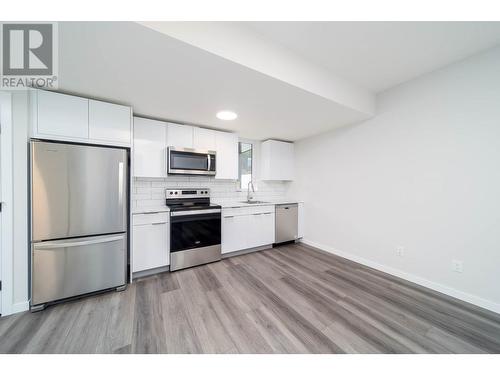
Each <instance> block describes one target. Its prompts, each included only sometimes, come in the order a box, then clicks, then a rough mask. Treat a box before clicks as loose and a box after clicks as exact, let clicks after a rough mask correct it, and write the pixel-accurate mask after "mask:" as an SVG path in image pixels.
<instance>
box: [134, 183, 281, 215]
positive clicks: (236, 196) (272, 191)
mask: <svg viewBox="0 0 500 375" xmlns="http://www.w3.org/2000/svg"><path fill="white" fill-rule="evenodd" d="M288 186H289V184H288V183H287V182H282V181H259V182H257V183H256V184H255V189H256V191H255V193H253V196H254V198H255V199H258V200H266V199H280V198H285V197H286V193H287V189H288ZM198 187H199V188H208V189H210V194H211V197H212V198H214V199H217V200H223V201H234V200H244V199H246V196H247V192H246V191H238V183H237V181H232V180H216V179H214V178H213V177H187V176H172V177H168V178H166V179H158V178H134V181H133V186H132V192H133V194H132V200H133V201H132V206H133V207H155V206H162V205H164V204H165V189H168V188H171V189H177V188H198Z"/></svg>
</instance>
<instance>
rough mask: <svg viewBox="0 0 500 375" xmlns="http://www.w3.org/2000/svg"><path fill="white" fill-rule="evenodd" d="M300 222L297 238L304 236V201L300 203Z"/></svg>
mask: <svg viewBox="0 0 500 375" xmlns="http://www.w3.org/2000/svg"><path fill="white" fill-rule="evenodd" d="M298 210H299V213H298V220H299V222H298V224H297V238H302V237H304V203H299V204H298Z"/></svg>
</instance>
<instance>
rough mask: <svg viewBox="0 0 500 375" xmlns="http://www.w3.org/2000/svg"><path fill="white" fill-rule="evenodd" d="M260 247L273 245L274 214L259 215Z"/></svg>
mask: <svg viewBox="0 0 500 375" xmlns="http://www.w3.org/2000/svg"><path fill="white" fill-rule="evenodd" d="M260 231H261V233H262V235H261V239H262V242H263V243H262V245H269V244H272V243H274V237H275V235H274V231H275V214H274V213H265V214H262V215H261V229H260ZM262 245H261V246H262Z"/></svg>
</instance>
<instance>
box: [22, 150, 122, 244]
mask: <svg viewBox="0 0 500 375" xmlns="http://www.w3.org/2000/svg"><path fill="white" fill-rule="evenodd" d="M127 165H128V155H127V151H126V150H123V149H117V148H110V147H95V146H84V145H73V144H64V143H52V142H41V141H32V142H31V185H32V186H31V199H32V216H31V217H32V241H35V242H37V241H43V240H52V239H60V238H70V237H79V236H96V235H100V234H108V233H119V232H125V231H126V230H127V229H126V227H127V201H128V198H127V195H128V192H127V180H128V177H127V175H128V166H127Z"/></svg>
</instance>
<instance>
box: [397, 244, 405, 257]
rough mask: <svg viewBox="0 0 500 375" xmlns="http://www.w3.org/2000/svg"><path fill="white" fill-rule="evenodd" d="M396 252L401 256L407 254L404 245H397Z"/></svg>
mask: <svg viewBox="0 0 500 375" xmlns="http://www.w3.org/2000/svg"><path fill="white" fill-rule="evenodd" d="M396 254H397V255H398V256H400V257H402V256H404V255H405V248H404V246H398V247H396Z"/></svg>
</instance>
